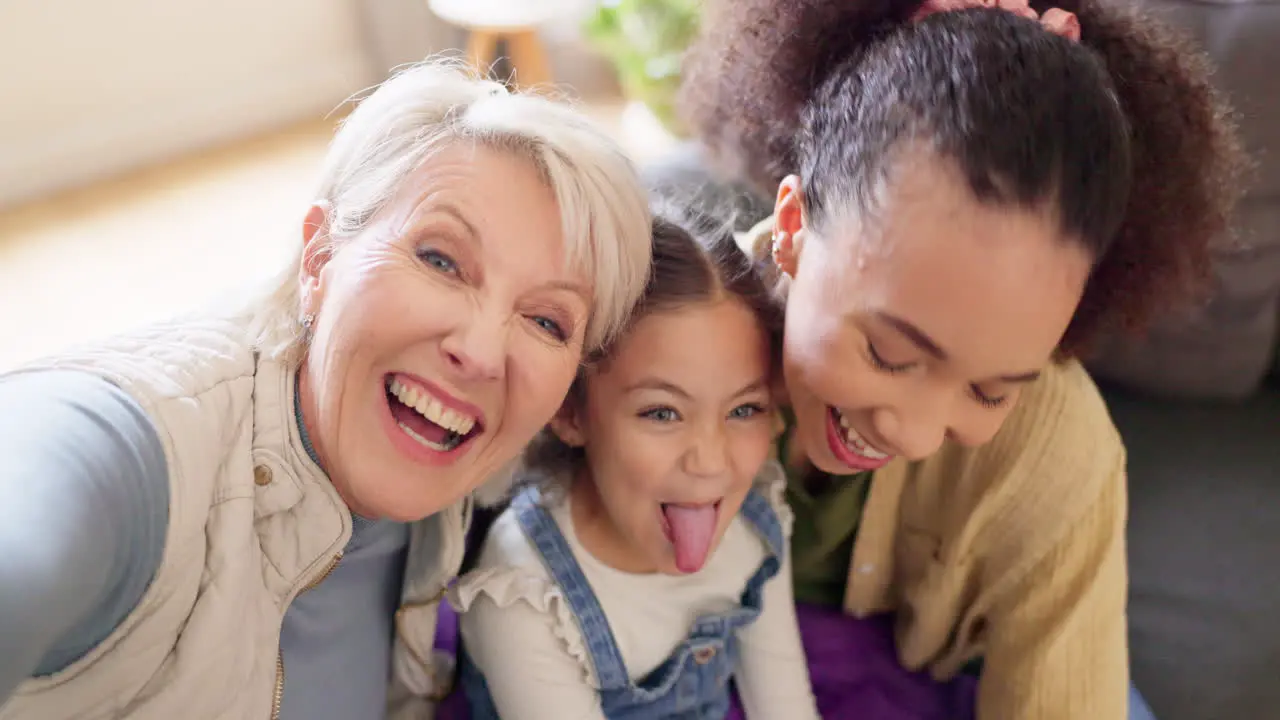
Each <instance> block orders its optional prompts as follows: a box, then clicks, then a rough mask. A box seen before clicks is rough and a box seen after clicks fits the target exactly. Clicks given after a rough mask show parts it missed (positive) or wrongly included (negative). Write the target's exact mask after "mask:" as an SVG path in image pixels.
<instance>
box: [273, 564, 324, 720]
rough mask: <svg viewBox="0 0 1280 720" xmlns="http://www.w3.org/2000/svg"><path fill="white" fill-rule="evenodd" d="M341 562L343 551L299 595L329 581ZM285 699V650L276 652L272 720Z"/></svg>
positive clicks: (278, 718) (277, 715) (278, 716)
mask: <svg viewBox="0 0 1280 720" xmlns="http://www.w3.org/2000/svg"><path fill="white" fill-rule="evenodd" d="M340 562H342V551H341V550H339V551H338V554H337V555H334V556H333V559H332V560H330V561H329V567H327V568H325V569H324V572H322V573H320V576H319V577H317V578H316V579H315V580H312V581H311V582H309V583H307V585H306V587H304V588H302V589H301V590H299V591H298V595H301V594H303V593H305V592H308V591H310V590H314V589H315V587H316V586H317V585H319V584H320V583H322V582H324V581H325V580H327V579H328V578H329V576H330V575H332V574H333V571H334V569H335V568H337V567H338V563H340ZM298 595H294V596H293V597H294V599H295V600H296V599H297V597H298ZM283 699H284V650H277V651H276V690H275V693H274V694H272V696H271V720H280V701H281V700H283Z"/></svg>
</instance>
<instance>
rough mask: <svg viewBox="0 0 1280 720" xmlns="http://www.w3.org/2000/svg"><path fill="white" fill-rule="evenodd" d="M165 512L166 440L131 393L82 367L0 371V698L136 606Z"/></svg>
mask: <svg viewBox="0 0 1280 720" xmlns="http://www.w3.org/2000/svg"><path fill="white" fill-rule="evenodd" d="M168 516H169V486H168V475H167V469H166V465H165V457H164V450H163V446H162V445H161V443H160V440H159V438H158V437H157V435H156V432H155V428H154V427H153V426H152V424H151V422H150V420H149V419H148V418H147V416H146V415H145V414H144V413H143V411H142V409H141V408H140V407H139V406H138V405H137V403H136V402H134V401H133V400H132V399H131V398H130V397H129V396H128V395H126V394H125V393H124V392H123V391H121V390H120V389H119V388H116V387H115V386H114V385H111V384H110V383H108V382H106V381H105V380H102V379H100V378H97V377H95V376H93V375H88V374H85V373H80V372H70V371H41V372H30V373H19V374H14V375H10V376H7V377H3V378H0V705H3V704H4V701H5V700H7V699H8V698H9V696H10V694H11V693H12V692H13V690H14V688H16V687H17V686H18V685H19V684H20V683H21V682H22V681H23V680H25V679H26V678H28V677H31V676H33V675H48V674H52V673H55V672H57V671H58V670H61V669H63V668H64V667H66V666H67V665H69V664H71V663H72V662H74V661H75V660H77V659H78V658H80V657H81V656H83V655H84V654H85V653H86V652H88V651H89V650H91V649H93V648H94V647H95V646H96V645H97V644H98V643H100V642H102V641H103V640H104V639H106V637H107V636H108V635H109V634H110V633H111V631H112V630H114V629H115V627H116V626H117V625H119V623H120V622H121V621H122V620H123V619H124V618H125V617H126V616H127V615H128V614H129V612H130V611H132V610H133V608H134V607H135V606H136V605H137V604H138V601H139V600H140V599H141V598H142V595H143V593H144V592H145V591H146V588H147V586H148V585H149V584H150V582H151V579H152V577H153V576H154V575H155V572H156V569H157V568H158V567H159V565H160V557H161V554H162V552H163V550H164V537H165V531H166V529H167V526H168Z"/></svg>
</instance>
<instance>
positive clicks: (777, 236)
mask: <svg viewBox="0 0 1280 720" xmlns="http://www.w3.org/2000/svg"><path fill="white" fill-rule="evenodd" d="M786 239H787V234H786V233H784V232H775V233H774V234H773V247H772V248H771V249H770V253H769V254H770V255H772V256H773V264H774V265H781V264H782V263H781V262H779V261H780V260H781V256H782V241H783V240H786Z"/></svg>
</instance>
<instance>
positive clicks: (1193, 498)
mask: <svg viewBox="0 0 1280 720" xmlns="http://www.w3.org/2000/svg"><path fill="white" fill-rule="evenodd" d="M1104 392H1105V395H1106V397H1107V401H1108V404H1109V406H1110V408H1111V412H1112V416H1113V418H1114V420H1115V422H1116V425H1117V426H1118V427H1119V428H1120V431H1121V434H1122V435H1123V436H1124V439H1125V443H1126V445H1127V447H1128V450H1129V496H1130V502H1129V507H1130V510H1129V526H1128V542H1129V575H1130V590H1129V634H1130V647H1131V653H1132V666H1133V681H1134V684H1135V685H1136V686H1137V687H1138V689H1139V690H1141V691H1142V693H1143V695H1144V696H1145V697H1146V699H1147V700H1148V702H1149V703H1150V705H1151V707H1152V709H1153V710H1154V711H1155V715H1156V717H1158V718H1160V720H1205V719H1206V718H1249V720H1280V683H1276V682H1275V678H1276V673H1277V668H1280V573H1278V572H1277V569H1276V562H1277V552H1280V550H1278V549H1280V382H1273V383H1270V384H1268V385H1266V386H1264V388H1263V389H1262V390H1261V391H1260V392H1259V393H1257V394H1256V395H1255V396H1254V397H1252V398H1250V399H1249V400H1247V401H1244V402H1189V401H1172V400H1161V399H1154V398H1151V397H1149V396H1142V395H1139V394H1137V393H1134V392H1131V391H1125V390H1119V389H1117V388H1115V387H1106V386H1104Z"/></svg>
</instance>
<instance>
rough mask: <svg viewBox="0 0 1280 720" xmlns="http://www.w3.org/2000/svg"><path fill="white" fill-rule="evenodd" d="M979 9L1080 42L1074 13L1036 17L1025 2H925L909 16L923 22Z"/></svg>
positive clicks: (1054, 10) (1055, 12) (1053, 12)
mask: <svg viewBox="0 0 1280 720" xmlns="http://www.w3.org/2000/svg"><path fill="white" fill-rule="evenodd" d="M980 7H986V8H996V9H998V10H1004V11H1007V12H1011V13H1013V14H1014V15H1017V16H1019V17H1024V18H1027V19H1028V20H1035V21H1037V22H1039V23H1040V24H1041V25H1042V26H1044V29H1045V30H1048V31H1049V32H1051V33H1053V34H1054V35H1058V36H1060V37H1064V38H1066V39H1068V40H1070V41H1072V42H1080V21H1079V20H1077V19H1076V15H1075V13H1070V12H1067V11H1066V10H1062V9H1061V8H1049V9H1048V10H1045V11H1044V14H1043V15H1036V11H1035V10H1032V9H1031V6H1030V5H1029V4H1028V3H1027V0H925V3H924V4H923V5H921V6H920V9H919V10H917V11H916V12H915V14H914V15H912V16H911V21H912V22H915V21H917V20H923V19H924V18H927V17H929V16H930V15H933V14H934V13H940V12H949V11H951V10H968V9H969V8H980Z"/></svg>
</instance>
